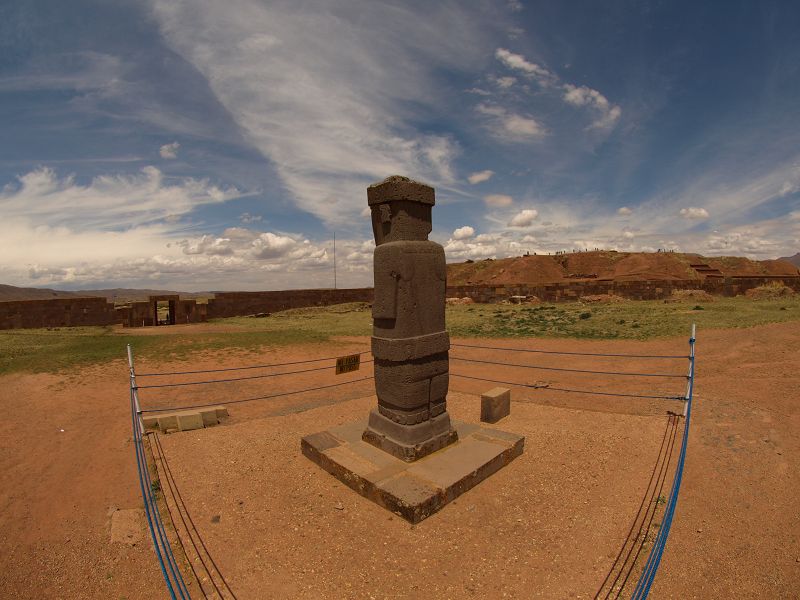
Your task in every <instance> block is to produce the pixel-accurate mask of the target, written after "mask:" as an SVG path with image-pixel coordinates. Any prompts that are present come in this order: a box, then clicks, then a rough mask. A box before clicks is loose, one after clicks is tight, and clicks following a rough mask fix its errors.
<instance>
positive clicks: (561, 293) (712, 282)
mask: <svg viewBox="0 0 800 600" xmlns="http://www.w3.org/2000/svg"><path fill="white" fill-rule="evenodd" d="M773 281H781V282H783V283H784V284H785V285H787V286H788V287H790V288H792V289H793V290H794V291H795V292H800V277H709V278H707V279H705V280H699V281H697V280H682V279H679V280H673V281H614V280H611V279H609V280H602V279H595V280H589V281H568V282H563V283H549V284H545V285H527V284H509V285H500V286H497V285H491V284H484V285H461V286H451V287H448V288H447V296H448V298H472V300H474V301H475V302H482V303H494V302H502V301H503V300H507V299H508V298H510V297H511V296H536V297H537V298H538V299H539V300H541V301H542V302H564V301H569V300H578V299H580V298H581V297H583V296H597V295H601V294H613V295H615V296H620V297H622V298H627V299H629V300H664V299H666V298H669V297H670V295H672V291H673V290H697V289H700V290H703V291H705V292H708V293H709V294H712V295H714V296H729V297H732V296H738V295H740V294H744V293H745V292H746V291H747V290H750V289H753V288H756V287H758V286H761V285H766V284H769V283H770V282H773Z"/></svg>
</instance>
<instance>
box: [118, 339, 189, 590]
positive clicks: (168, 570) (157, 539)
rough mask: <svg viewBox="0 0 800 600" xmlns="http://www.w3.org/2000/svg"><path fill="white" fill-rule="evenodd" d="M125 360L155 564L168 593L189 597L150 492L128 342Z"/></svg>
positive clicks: (150, 484)
mask: <svg viewBox="0 0 800 600" xmlns="http://www.w3.org/2000/svg"><path fill="white" fill-rule="evenodd" d="M128 362H129V365H130V370H131V381H130V398H131V426H132V428H133V432H132V433H133V445H134V448H135V451H136V469H137V471H138V477H139V487H140V489H141V492H142V500H143V503H144V508H145V514H146V515H147V521H148V526H149V529H150V535H151V537H152V538H153V547H154V548H155V552H156V556H157V558H158V561H159V566H160V567H161V574H162V575H163V576H164V581H165V582H166V583H167V590H168V591H169V594H170V597H171V598H172V599H173V600H177V597H180V598H181V600H191V596H190V595H189V590H188V589H187V588H186V583H185V582H184V580H183V575H182V574H181V572H180V569H179V568H178V565H177V563H176V561H175V556H174V554H173V553H172V547H171V546H170V543H169V538H168V537H167V534H166V531H165V529H164V526H163V523H162V521H161V514H160V512H159V510H158V504H157V502H156V500H155V497H154V496H153V488H152V486H153V482H152V480H151V479H150V472H149V470H148V468H147V457H146V456H145V451H144V444H143V442H142V431H141V427H140V426H139V418H138V414H137V404H138V402H137V397H136V375H135V373H134V368H133V354H132V352H131V349H130V346H128ZM162 549H163V554H162ZM165 559H166V561H165ZM170 575H171V578H170ZM172 580H174V581H175V585H176V586H177V593H178V596H176V595H175V586H174V585H173V583H172Z"/></svg>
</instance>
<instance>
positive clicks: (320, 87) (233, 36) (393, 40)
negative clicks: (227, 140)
mask: <svg viewBox="0 0 800 600" xmlns="http://www.w3.org/2000/svg"><path fill="white" fill-rule="evenodd" d="M313 5H314V10H309V9H310V7H309V6H308V5H307V3H304V4H302V5H301V4H297V3H288V2H286V3H280V2H278V3H263V2H258V1H256V0H233V2H232V3H227V4H225V5H221V4H219V3H217V2H213V1H211V0H201V1H197V2H195V1H192V2H189V1H172V0H170V1H169V2H167V1H164V0H154V1H153V2H152V7H153V14H154V16H155V18H156V20H157V21H158V23H159V26H160V28H161V31H162V33H163V36H164V38H165V40H166V41H167V43H168V44H169V45H170V46H171V47H172V48H173V49H174V50H175V51H176V52H178V53H179V54H180V55H181V56H182V57H184V58H185V59H186V60H187V61H189V62H190V63H191V64H192V65H194V67H195V68H197V69H198V70H199V72H201V73H202V74H203V75H204V76H205V78H206V79H207V81H208V83H209V85H210V87H211V89H212V91H213V92H214V94H215V96H216V97H217V99H218V100H219V102H220V103H221V104H222V105H223V106H224V107H225V108H226V109H227V111H228V112H229V113H230V115H231V116H232V117H233V119H234V120H235V121H236V123H237V124H238V126H239V127H240V128H241V130H242V132H243V134H244V135H245V136H246V138H247V139H248V140H249V141H250V142H251V143H252V144H253V145H254V146H255V147H256V148H258V149H259V150H260V151H261V152H262V153H263V155H264V156H265V157H267V158H268V159H269V160H270V161H271V162H272V164H273V165H274V167H275V169H276V171H277V173H278V175H279V177H280V179H281V181H282V182H283V185H284V186H285V187H286V189H287V190H288V191H289V193H290V194H291V196H292V197H293V198H294V200H295V202H296V203H297V205H298V206H299V207H301V208H302V209H304V210H306V211H308V212H310V213H312V214H314V215H316V216H318V217H320V218H322V219H323V220H325V221H328V222H331V223H333V222H340V223H341V222H347V221H348V220H351V219H352V217H353V216H354V215H356V214H358V212H360V210H361V208H362V206H361V204H362V198H361V196H362V195H363V189H364V186H365V185H367V184H369V183H372V182H373V181H375V180H376V179H381V178H383V177H385V176H386V175H388V174H392V173H404V174H410V175H413V176H414V177H416V178H419V179H423V180H427V181H430V182H431V183H434V184H437V183H448V182H452V181H453V179H454V174H453V171H452V161H453V158H454V157H455V156H456V155H457V154H458V153H459V145H458V143H457V142H456V141H455V139H454V138H453V137H451V136H449V135H447V134H441V133H433V132H430V133H427V132H423V131H420V130H415V129H412V128H409V127H408V126H407V125H406V124H405V123H404V121H403V120H402V119H401V118H399V116H400V115H403V114H405V113H407V110H408V109H407V108H406V105H407V103H414V105H415V106H416V107H417V109H418V110H419V109H422V110H425V109H426V108H427V109H428V110H432V111H436V110H439V109H438V107H437V106H436V102H437V99H438V98H439V93H438V92H437V84H436V82H435V78H434V71H435V70H436V69H442V68H447V69H456V70H457V69H460V68H466V67H468V66H469V65H470V63H471V61H474V60H477V59H478V58H479V57H480V52H481V50H480V48H481V46H482V45H483V44H481V43H480V41H481V40H483V39H486V36H487V33H486V32H485V30H482V27H481V25H480V23H479V22H478V21H477V20H476V19H474V18H472V15H470V14H469V13H468V11H467V9H466V8H462V7H461V6H460V5H457V4H450V3H446V4H440V5H436V7H431V6H427V8H426V9H425V10H426V18H425V19H424V20H420V19H419V18H417V17H418V15H416V13H415V10H416V9H415V8H414V7H413V6H411V5H409V6H402V7H401V6H398V5H396V4H393V3H383V2H371V3H369V4H366V5H365V4H361V3H355V2H344V3H337V4H336V5H332V4H329V3H324V2H317V3H313ZM356 14H357V15H358V18H353V17H354V15H356ZM406 22H409V23H410V22H413V23H414V26H413V27H402V26H400V25H397V27H395V26H393V25H390V26H387V24H395V23H397V24H399V23H406ZM454 23H455V24H458V27H459V28H460V31H461V32H462V35H459V36H442V35H441V31H443V30H448V29H450V28H451V27H453V24H454ZM390 65H391V66H390Z"/></svg>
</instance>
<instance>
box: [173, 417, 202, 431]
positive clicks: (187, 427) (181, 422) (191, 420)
mask: <svg viewBox="0 0 800 600" xmlns="http://www.w3.org/2000/svg"><path fill="white" fill-rule="evenodd" d="M175 417H176V418H177V420H178V429H179V430H180V431H192V430H193V429H202V428H203V416H202V415H201V414H200V413H199V412H183V413H178V414H176V415H175Z"/></svg>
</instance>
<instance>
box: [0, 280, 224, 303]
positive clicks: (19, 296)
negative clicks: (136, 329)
mask: <svg viewBox="0 0 800 600" xmlns="http://www.w3.org/2000/svg"><path fill="white" fill-rule="evenodd" d="M167 294H178V295H179V296H180V297H181V298H186V299H200V298H213V297H214V294H213V293H212V292H171V291H168V290H137V289H129V288H115V289H109V290H79V291H75V292H65V291H62V290H51V289H46V288H22V287H16V286H13V285H5V284H1V283H0V302H12V301H16V300H48V299H51V298H86V297H97V296H99V297H101V298H106V299H107V300H108V301H109V302H113V303H115V304H124V303H125V302H136V301H139V300H147V297H148V296H159V295H167Z"/></svg>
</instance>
